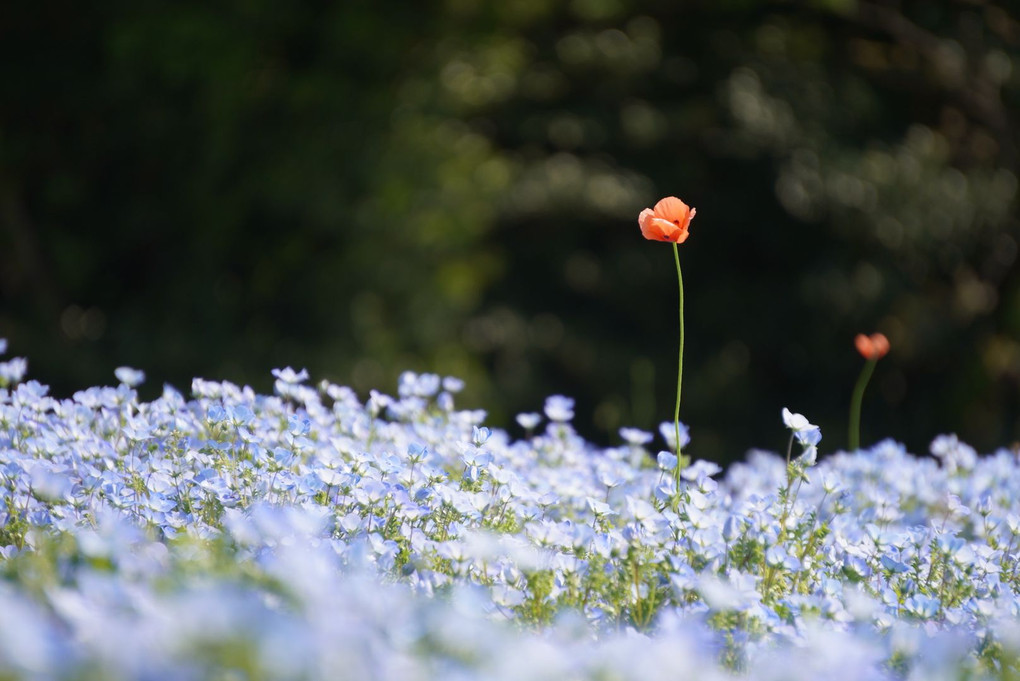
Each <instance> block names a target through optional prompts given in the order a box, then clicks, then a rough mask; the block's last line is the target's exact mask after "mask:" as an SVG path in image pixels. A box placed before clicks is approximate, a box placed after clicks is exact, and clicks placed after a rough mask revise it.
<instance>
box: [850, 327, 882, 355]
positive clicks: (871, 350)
mask: <svg viewBox="0 0 1020 681" xmlns="http://www.w3.org/2000/svg"><path fill="white" fill-rule="evenodd" d="M854 345H856V346H857V352H859V353H861V356H862V357H863V358H864V359H882V358H883V357H885V356H886V355H887V354H888V353H889V339H888V338H886V337H885V336H884V335H883V334H880V333H873V334H871V335H870V336H865V335H864V334H863V333H859V334H857V337H856V338H854Z"/></svg>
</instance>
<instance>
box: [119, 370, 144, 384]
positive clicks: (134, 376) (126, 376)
mask: <svg viewBox="0 0 1020 681" xmlns="http://www.w3.org/2000/svg"><path fill="white" fill-rule="evenodd" d="M113 375H114V376H116V377H117V380H118V381H120V382H121V383H123V384H124V385H127V386H130V387H132V388H136V387H138V386H140V385H141V384H142V383H144V382H145V372H144V371H142V370H140V369H132V368H131V367H117V368H116V369H114V371H113Z"/></svg>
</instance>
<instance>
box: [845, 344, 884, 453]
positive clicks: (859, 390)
mask: <svg viewBox="0 0 1020 681" xmlns="http://www.w3.org/2000/svg"><path fill="white" fill-rule="evenodd" d="M876 364H878V360H877V359H869V360H868V361H867V363H865V365H864V368H863V369H861V375H860V377H859V378H858V379H857V385H856V386H854V394H853V397H851V398H850V433H849V438H848V439H849V442H850V451H851V452H856V451H857V450H858V449H860V448H861V402H862V401H863V400H864V389H865V388H866V387H868V381H870V380H871V374H872V372H874V371H875V365H876Z"/></svg>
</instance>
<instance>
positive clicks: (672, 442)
mask: <svg viewBox="0 0 1020 681" xmlns="http://www.w3.org/2000/svg"><path fill="white" fill-rule="evenodd" d="M659 433H660V434H661V435H662V438H663V439H664V440H665V441H666V444H667V445H668V446H669V448H670V449H672V450H673V451H674V452H675V451H676V427H675V424H674V423H673V422H672V421H663V422H662V423H660V424H659ZM690 443H691V434H690V429H689V428H688V427H687V425H686V424H684V423H683V422H681V423H680V449H684V448H686V447H687V445H689V444H690Z"/></svg>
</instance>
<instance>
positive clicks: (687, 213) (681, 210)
mask: <svg viewBox="0 0 1020 681" xmlns="http://www.w3.org/2000/svg"><path fill="white" fill-rule="evenodd" d="M655 215H656V216H657V217H660V218H662V219H663V220H669V221H670V222H672V223H674V224H677V225H684V224H685V223H687V222H689V221H690V218H691V209H690V207H689V206H688V205H687V204H686V203H684V202H683V201H681V200H680V199H678V198H676V197H675V196H667V197H666V198H664V199H661V200H660V201H659V202H658V203H657V204H655Z"/></svg>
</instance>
